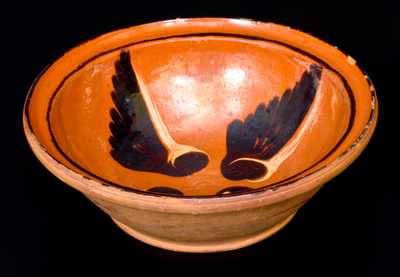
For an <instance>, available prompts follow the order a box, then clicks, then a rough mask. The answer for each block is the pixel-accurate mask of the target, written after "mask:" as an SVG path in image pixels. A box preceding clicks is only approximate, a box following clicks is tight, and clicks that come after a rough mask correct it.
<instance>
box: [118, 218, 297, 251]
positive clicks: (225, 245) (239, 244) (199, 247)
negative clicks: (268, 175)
mask: <svg viewBox="0 0 400 277" xmlns="http://www.w3.org/2000/svg"><path fill="white" fill-rule="evenodd" d="M295 214H296V212H294V213H292V214H291V215H289V216H288V217H286V218H285V219H283V220H282V221H280V222H279V223H277V224H275V225H274V226H272V227H270V228H268V229H266V230H264V231H262V232H259V233H256V234H254V235H250V236H247V237H242V238H239V239H235V240H226V241H220V242H212V243H206V242H205V243H185V242H179V241H172V240H165V239H160V238H158V237H154V236H150V235H148V234H144V233H142V232H139V231H137V230H134V229H132V228H131V227H129V226H127V225H125V224H124V223H121V222H120V221H118V220H116V219H114V218H112V217H111V218H112V220H113V221H114V222H115V224H117V225H118V227H120V228H121V229H122V230H123V231H124V232H126V233H127V234H128V235H130V236H132V237H134V238H136V239H138V240H140V241H142V242H144V243H147V244H150V245H153V246H156V247H159V248H163V249H166V250H171V251H177V252H189V253H207V252H208V253H210V252H222V251H229V250H235V249H239V248H243V247H246V246H249V245H252V244H254V243H257V242H259V241H262V240H264V239H266V238H268V237H270V236H272V235H273V234H275V233H276V232H278V231H279V230H280V229H282V228H283V227H285V225H286V224H288V223H289V222H290V220H292V218H293V217H294V215H295Z"/></svg>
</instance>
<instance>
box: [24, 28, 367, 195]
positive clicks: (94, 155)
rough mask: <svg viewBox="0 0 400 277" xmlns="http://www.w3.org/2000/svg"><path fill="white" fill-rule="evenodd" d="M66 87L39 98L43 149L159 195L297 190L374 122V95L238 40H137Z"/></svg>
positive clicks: (32, 107)
mask: <svg viewBox="0 0 400 277" xmlns="http://www.w3.org/2000/svg"><path fill="white" fill-rule="evenodd" d="M89 50H90V49H89ZM77 60H79V58H77ZM64 63H68V61H64ZM70 63H76V62H75V61H72V62H70ZM76 64H78V63H76ZM54 66H62V64H60V63H59V64H57V65H53V67H54ZM52 70H53V71H52ZM52 74H56V72H55V70H54V69H52V68H50V69H49V70H47V72H46V73H45V74H44V75H47V76H45V77H46V80H45V81H48V82H52V81H53V80H54V79H52V78H51V77H52V76H51V75H52ZM43 77H44V76H42V77H41V79H43ZM58 77H59V76H58ZM62 77H63V78H62V80H61V82H58V86H57V87H56V89H54V90H52V92H49V93H47V94H46V93H43V94H42V95H41V94H40V90H41V89H42V88H41V87H35V88H34V89H33V92H34V93H33V94H32V96H31V100H30V104H29V116H30V118H31V122H32V126H33V129H35V127H36V129H37V131H36V132H35V133H37V137H38V139H39V141H40V143H41V144H42V145H43V146H44V147H45V148H46V149H47V150H48V152H49V153H50V154H51V155H53V156H55V157H56V158H58V159H59V160H61V161H62V163H64V164H65V165H66V166H68V167H69V168H71V169H73V170H75V171H78V172H79V173H81V174H83V175H86V176H87V177H90V178H96V179H98V180H102V181H103V182H104V181H105V182H109V183H114V184H118V185H119V186H124V187H127V188H132V189H137V190H141V191H150V192H156V193H166V194H173V195H187V196H197V195H216V194H225V193H237V192H243V191H247V190H251V189H257V188H261V187H265V186H269V185H274V184H277V183H279V182H282V181H286V180H290V179H291V178H294V177H296V176H300V175H301V174H304V173H307V172H310V171H313V170H316V169H318V168H321V167H323V166H326V165H327V164H328V163H329V162H331V161H332V160H334V159H335V158H337V157H338V156H339V155H340V154H341V153H342V152H343V151H344V149H346V148H347V147H349V146H350V143H351V141H347V140H346V139H347V138H348V137H349V136H350V137H351V135H352V132H355V131H356V130H354V129H352V128H353V125H355V120H358V121H357V122H360V124H361V123H362V122H365V121H366V116H367V115H368V113H365V115H364V116H360V115H359V117H357V118H356V117H355V109H356V104H357V103H358V102H362V101H365V100H363V99H364V98H365V97H364V98H362V96H361V94H357V92H355V91H354V90H352V88H351V87H350V86H349V85H348V83H347V81H346V80H345V78H344V77H343V76H342V75H340V73H338V72H337V71H336V70H334V69H333V68H332V67H331V66H329V65H327V64H326V63H325V62H324V61H322V60H320V59H319V58H315V56H314V55H312V54H309V53H307V52H304V51H300V50H299V49H296V48H295V47H288V46H287V45H284V44H282V43H279V41H270V40H268V39H267V38H265V39H263V38H251V37H243V36H239V35H236V34H215V33H213V34H187V35H184V36H183V35H179V36H170V37H167V38H166V37H163V38H154V39H151V40H146V41H144V40H143V41H135V42H134V43H130V44H125V45H122V46H120V47H118V48H117V49H113V50H109V49H103V51H102V52H100V53H98V54H97V55H95V57H93V58H91V59H88V60H79V66H77V67H76V68H75V69H74V70H73V71H70V73H69V74H65V76H62ZM364 81H365V80H364ZM42 87H45V84H42ZM42 90H43V89H42ZM44 94H46V95H44ZM44 113H45V114H46V115H45V116H46V118H47V120H48V122H44V121H43V120H41V118H43V115H44ZM41 116H42V117H41ZM38 134H39V135H38ZM40 134H41V135H40Z"/></svg>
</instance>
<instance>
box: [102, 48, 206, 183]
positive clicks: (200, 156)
mask: <svg viewBox="0 0 400 277" xmlns="http://www.w3.org/2000/svg"><path fill="white" fill-rule="evenodd" d="M115 71H116V73H115V75H114V76H113V78H112V82H113V86H114V91H113V92H112V93H111V96H112V99H113V102H114V105H115V108H112V109H111V111H110V115H111V119H112V122H111V123H110V130H111V134H112V136H111V137H110V139H109V141H110V144H111V146H112V150H111V155H112V157H113V158H114V159H115V160H116V161H117V162H119V163H120V164H121V165H123V166H125V167H127V168H130V169H134V170H140V171H150V172H157V173H162V174H166V175H170V176H187V175H190V174H193V173H194V172H196V171H199V170H201V169H202V168H204V167H205V166H206V165H207V164H208V160H209V159H208V155H207V154H206V153H205V152H204V151H202V150H199V149H197V148H195V147H193V146H190V145H184V144H179V143H177V142H176V141H175V140H174V139H173V138H172V137H171V135H170V134H169V132H168V129H167V127H166V126H165V124H164V122H163V120H162V118H161V116H160V114H159V112H158V110H157V108H156V106H155V105H154V104H153V102H152V100H151V98H150V95H149V93H148V92H147V90H146V89H145V86H144V85H143V83H142V80H141V79H140V78H137V77H136V76H135V72H134V71H133V68H132V64H131V58H130V54H129V52H128V51H122V52H121V54H120V57H119V60H117V61H116V62H115Z"/></svg>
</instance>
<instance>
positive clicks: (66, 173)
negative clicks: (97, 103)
mask: <svg viewBox="0 0 400 277" xmlns="http://www.w3.org/2000/svg"><path fill="white" fill-rule="evenodd" d="M205 23H209V24H213V23H215V24H231V25H232V26H236V25H237V26H238V27H239V26H240V28H242V29H243V28H244V29H245V30H247V29H252V28H253V27H255V26H257V27H258V28H259V26H261V27H265V28H274V29H278V30H282V31H283V30H284V31H285V32H287V33H291V34H293V35H297V36H302V37H304V38H308V39H311V40H312V42H313V43H319V44H321V45H322V46H324V47H326V48H335V49H334V50H333V51H337V52H338V53H339V54H341V55H343V57H344V58H347V62H349V59H352V58H351V57H350V56H348V55H346V54H344V53H343V52H341V51H340V50H338V49H337V47H334V46H331V45H330V44H328V43H326V42H324V41H322V40H320V39H318V38H316V37H314V36H312V35H310V34H308V33H304V32H302V31H298V30H295V29H293V28H290V27H287V26H284V25H280V24H275V23H269V22H261V21H255V20H252V19H244V18H209V17H204V18H177V19H170V20H162V21H157V22H152V23H146V24H141V25H135V26H132V27H127V28H122V29H117V30H115V31H111V32H108V33H105V34H103V35H100V36H97V37H95V38H92V39H90V40H88V41H86V42H84V43H81V44H79V45H77V46H75V47H74V48H71V49H69V50H68V51H66V52H65V53H69V52H71V51H77V49H78V48H79V47H81V46H83V45H87V44H90V43H95V42H96V41H97V40H99V39H102V38H105V37H113V36H115V35H118V34H120V33H125V32H130V31H134V30H135V29H139V28H147V29H152V30H156V29H157V28H160V27H166V26H174V25H179V24H184V25H186V26H191V25H201V24H204V25H205V26H206V24H205ZM206 33H207V32H206ZM192 34H193V35H196V33H195V32H194V33H192ZM227 34H229V33H227ZM260 37H261V36H260ZM330 50H332V49H330ZM65 53H64V54H63V55H65ZM61 57H62V56H61ZM61 57H58V58H56V59H55V60H54V61H53V62H51V63H49V64H48V65H47V66H46V67H45V68H44V69H43V70H42V71H41V72H40V73H39V75H38V76H37V77H36V78H35V80H34V82H33V84H32V85H31V87H30V89H29V91H28V93H27V96H26V98H25V103H24V108H23V127H24V131H25V136H26V137H27V140H28V142H29V145H30V146H31V148H32V150H33V152H34V154H35V155H36V157H37V158H38V159H39V160H40V161H41V162H42V163H43V164H44V166H45V167H46V168H47V169H48V170H49V171H50V172H52V173H53V174H54V175H55V176H57V177H58V178H59V179H61V180H62V181H64V182H66V183H68V184H69V185H71V186H72V187H75V188H77V189H78V190H80V191H82V192H86V193H89V194H95V195H97V196H100V198H104V199H108V200H110V199H113V198H115V197H117V198H116V199H119V201H121V199H125V200H126V201H124V202H127V203H126V204H129V203H131V201H129V199H130V198H131V199H133V198H135V197H139V198H149V197H150V198H156V199H157V200H158V201H159V199H160V198H162V199H163V200H166V199H169V200H172V201H173V202H174V201H176V200H179V201H178V202H181V201H183V202H185V201H191V200H192V201H202V202H204V201H206V202H207V200H208V201H210V200H211V201H212V200H216V199H225V200H227V199H230V201H232V200H235V201H239V202H242V200H244V201H247V200H248V199H247V198H249V196H260V195H261V197H262V198H265V197H267V198H270V200H271V201H273V199H275V198H276V197H272V195H275V196H279V195H281V194H282V193H283V194H287V193H289V194H292V193H295V192H297V193H300V192H305V191H308V190H312V189H315V188H316V187H319V186H320V185H321V184H323V183H324V182H326V181H328V180H329V179H331V178H333V177H334V176H336V175H337V174H339V173H340V172H341V171H343V170H344V169H345V168H346V167H347V166H348V165H350V163H351V162H352V161H353V160H354V159H355V158H357V157H358V155H359V154H360V153H361V152H362V150H363V149H364V148H365V146H366V145H367V143H368V141H369V140H370V138H371V136H372V133H373V132H374V129H375V126H376V122H377V116H378V102H377V97H376V92H375V88H374V86H373V84H372V82H371V80H370V79H369V77H368V75H367V74H366V73H365V71H363V69H362V68H360V66H359V65H358V64H357V65H355V64H353V65H355V66H356V68H357V69H359V71H360V72H361V74H362V75H361V76H364V77H365V79H366V81H367V82H368V83H369V86H370V92H371V98H372V101H371V114H370V117H369V119H368V121H367V123H366V125H365V126H364V128H363V131H362V132H361V133H360V134H359V135H358V137H357V138H356V139H355V141H354V142H353V143H352V144H351V146H350V147H349V148H348V149H346V150H345V151H344V152H342V153H340V154H339V156H338V157H337V158H336V159H335V160H333V161H332V162H330V163H329V164H328V165H326V166H325V167H322V168H319V169H316V170H314V171H311V173H309V174H307V175H305V176H301V177H299V178H298V179H294V180H292V179H291V178H294V177H295V176H296V175H293V176H291V177H290V179H289V180H288V181H287V182H284V183H283V184H280V185H278V186H264V187H261V188H258V189H252V190H249V191H246V192H241V193H232V194H226V195H197V196H196V195H194V196H188V195H186V196H185V195H183V196H177V195H165V194H159V193H154V192H148V191H143V190H139V189H134V188H128V187H124V186H122V185H114V184H106V183H103V182H101V181H99V180H96V179H92V178H89V177H86V176H83V175H81V174H79V173H78V172H76V171H75V170H73V169H70V168H69V167H68V166H66V165H64V164H62V163H61V162H59V161H58V160H57V159H56V158H54V157H53V156H52V155H51V154H49V153H48V152H47V151H46V148H45V147H44V146H43V145H41V143H40V142H39V140H38V139H37V137H36V136H35V134H34V131H33V128H32V126H31V125H30V119H29V111H28V109H29V102H30V98H31V96H32V93H33V91H34V87H35V84H36V83H37V81H39V79H40V78H41V76H43V75H44V74H45V73H46V71H47V69H48V68H49V67H51V66H52V65H53V64H54V63H56V61H58V60H59V59H60V58H61ZM317 58H319V57H317ZM350 61H354V60H350ZM344 62H345V61H344ZM133 196H134V197H133ZM132 197H133V198H132ZM241 198H243V199H241ZM255 198H257V197H255ZM278 198H279V197H278ZM278 198H276V199H278ZM245 199H247V200H245ZM114 200H115V199H114ZM153 200H154V199H153ZM230 201H229V202H230ZM183 202H182V203H183ZM145 206H146V205H145Z"/></svg>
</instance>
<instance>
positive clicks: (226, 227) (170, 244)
mask: <svg viewBox="0 0 400 277" xmlns="http://www.w3.org/2000/svg"><path fill="white" fill-rule="evenodd" d="M319 188H320V187H317V188H314V189H313V190H310V191H307V192H305V193H302V194H299V195H297V196H295V197H292V198H289V199H284V200H283V201H280V202H277V203H273V204H267V205H263V206H260V207H257V208H251V209H242V210H237V209H236V210H231V211H225V212H221V213H205V214H204V213H202V214H196V213H190V214H185V213H170V212H162V211H150V210H144V209H138V208H133V207H127V206H122V205H120V204H116V203H113V202H110V201H106V200H103V199H96V198H94V197H92V196H88V195H87V197H88V198H89V199H90V200H91V201H92V202H94V203H95V204H96V205H97V206H98V207H99V208H100V209H102V210H103V211H104V212H106V213H107V214H108V215H110V216H111V217H112V219H113V220H114V221H115V222H116V223H117V225H118V226H119V227H121V228H122V229H123V230H124V231H126V232H127V233H128V234H130V235H131V236H133V237H135V238H137V239H139V240H142V241H144V242H146V243H149V244H152V245H154V246H158V247H161V248H164V249H169V250H175V251H183V252H216V251H226V250H232V249H236V248H240V247H244V246H247V245H250V244H253V243H256V242H257V241H260V240H262V239H264V238H266V237H268V236H270V235H272V234H273V233H275V232H276V231H278V230H279V229H280V228H282V227H283V226H284V225H286V224H287V223H288V222H289V221H290V219H291V218H292V216H293V215H294V214H295V213H296V212H297V210H298V209H299V208H300V207H302V206H303V205H304V204H305V203H306V202H307V201H308V199H310V198H311V197H312V196H313V195H314V194H315V193H316V192H317V191H318V190H319Z"/></svg>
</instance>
